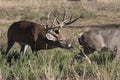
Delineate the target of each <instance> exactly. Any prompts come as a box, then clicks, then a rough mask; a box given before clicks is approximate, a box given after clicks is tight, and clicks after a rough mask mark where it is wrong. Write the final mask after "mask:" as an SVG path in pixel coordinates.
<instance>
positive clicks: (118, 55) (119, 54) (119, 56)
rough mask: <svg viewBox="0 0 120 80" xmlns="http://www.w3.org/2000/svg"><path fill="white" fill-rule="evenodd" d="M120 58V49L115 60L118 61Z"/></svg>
mask: <svg viewBox="0 0 120 80" xmlns="http://www.w3.org/2000/svg"><path fill="white" fill-rule="evenodd" d="M119 58H120V49H118V50H117V53H116V56H115V59H116V60H118V59H119Z"/></svg>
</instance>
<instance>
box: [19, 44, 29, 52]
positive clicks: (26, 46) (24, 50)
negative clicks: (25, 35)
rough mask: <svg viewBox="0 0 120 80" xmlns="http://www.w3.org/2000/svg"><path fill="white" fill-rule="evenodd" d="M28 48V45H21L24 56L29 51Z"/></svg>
mask: <svg viewBox="0 0 120 80" xmlns="http://www.w3.org/2000/svg"><path fill="white" fill-rule="evenodd" d="M27 48H28V45H25V44H24V45H21V50H20V52H23V53H24V54H25V53H26V50H27Z"/></svg>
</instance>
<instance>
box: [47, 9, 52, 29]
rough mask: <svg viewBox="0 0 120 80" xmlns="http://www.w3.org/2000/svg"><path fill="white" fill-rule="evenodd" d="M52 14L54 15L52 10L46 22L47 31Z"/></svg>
mask: <svg viewBox="0 0 120 80" xmlns="http://www.w3.org/2000/svg"><path fill="white" fill-rule="evenodd" d="M51 13H52V10H51V11H50V12H49V13H48V17H47V21H46V28H47V29H48V23H49V19H50V15H51Z"/></svg>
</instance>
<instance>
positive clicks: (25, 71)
mask: <svg viewBox="0 0 120 80" xmlns="http://www.w3.org/2000/svg"><path fill="white" fill-rule="evenodd" d="M77 52H78V50H77V49H74V50H72V51H68V50H65V49H60V48H57V49H53V50H47V51H44V50H43V51H40V52H39V54H38V56H35V55H34V54H32V53H31V50H30V49H28V51H27V53H26V54H23V53H20V52H19V49H18V48H17V49H12V50H11V51H10V53H9V54H8V55H7V56H2V55H0V74H1V75H0V76H1V79H2V80H81V79H83V80H119V78H120V77H119V76H120V74H119V73H120V70H119V66H120V63H119V61H118V62H117V61H116V62H115V61H113V60H112V58H111V57H110V55H111V54H113V53H112V52H110V51H102V52H95V53H94V54H91V55H90V56H89V58H90V59H91V60H92V64H89V63H88V62H87V61H86V59H85V58H83V59H81V60H75V58H74V55H75V54H76V53H77ZM103 54H104V55H105V56H103Z"/></svg>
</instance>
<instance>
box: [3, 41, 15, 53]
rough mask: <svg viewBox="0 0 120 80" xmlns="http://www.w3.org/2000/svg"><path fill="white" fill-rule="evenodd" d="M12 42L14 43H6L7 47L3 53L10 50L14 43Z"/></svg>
mask: <svg viewBox="0 0 120 80" xmlns="http://www.w3.org/2000/svg"><path fill="white" fill-rule="evenodd" d="M14 43H15V42H13V41H12V42H9V43H8V46H7V49H6V52H5V55H7V54H8V52H9V51H10V49H11V48H12V46H13V45H14Z"/></svg>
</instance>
